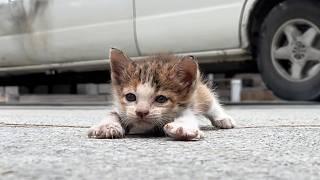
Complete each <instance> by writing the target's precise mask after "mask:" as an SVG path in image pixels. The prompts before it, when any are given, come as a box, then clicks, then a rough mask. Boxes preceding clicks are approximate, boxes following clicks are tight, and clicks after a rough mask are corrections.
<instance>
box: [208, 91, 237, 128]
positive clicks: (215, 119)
mask: <svg viewBox="0 0 320 180" xmlns="http://www.w3.org/2000/svg"><path fill="white" fill-rule="evenodd" d="M205 115H206V116H207V117H208V118H209V120H210V121H211V123H212V125H213V126H216V127H218V128H223V129H230V128H234V127H235V125H236V124H235V121H234V120H233V118H232V117H231V116H229V115H228V114H227V113H226V112H225V110H224V109H223V107H222V106H221V104H220V103H219V100H218V99H217V97H216V96H215V95H213V101H212V103H211V106H210V108H209V110H208V112H207V113H206V114H205Z"/></svg>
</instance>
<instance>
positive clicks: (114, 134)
mask: <svg viewBox="0 0 320 180" xmlns="http://www.w3.org/2000/svg"><path fill="white" fill-rule="evenodd" d="M124 134H125V130H124V129H123V127H122V126H121V123H120V117H119V115H118V114H117V113H116V112H111V113H109V115H108V116H107V117H106V118H105V119H104V120H103V121H102V122H101V123H100V124H98V125H95V126H92V127H91V128H90V129H89V131H88V137H89V138H97V139H103V138H106V139H114V138H122V137H124Z"/></svg>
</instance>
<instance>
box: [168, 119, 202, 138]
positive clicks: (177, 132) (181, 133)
mask: <svg viewBox="0 0 320 180" xmlns="http://www.w3.org/2000/svg"><path fill="white" fill-rule="evenodd" d="M163 130H164V132H165V133H166V134H167V135H168V136H170V137H173V138H174V139H176V140H182V141H190V140H199V139H201V138H202V137H203V132H202V131H200V129H190V128H186V127H183V126H181V125H180V124H177V123H174V122H173V123H168V124H166V125H165V126H164V127H163Z"/></svg>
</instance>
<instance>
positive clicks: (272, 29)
mask: <svg viewBox="0 0 320 180" xmlns="http://www.w3.org/2000/svg"><path fill="white" fill-rule="evenodd" d="M319 17H320V3H319V2H316V1H311V0H310V1H308V0H307V1H300V0H289V1H285V2H283V3H281V4H279V5H277V6H276V7H274V8H273V9H272V10H271V11H270V13H269V14H268V16H267V17H266V18H265V20H264V22H263V24H262V27H261V31H260V37H259V44H258V54H257V60H258V66H259V69H260V72H261V75H262V78H263V80H264V81H265V83H266V85H267V86H268V87H269V88H270V89H271V90H272V91H273V92H274V94H275V95H277V96H279V97H280V98H283V99H287V100H317V99H319V98H320V18H319Z"/></svg>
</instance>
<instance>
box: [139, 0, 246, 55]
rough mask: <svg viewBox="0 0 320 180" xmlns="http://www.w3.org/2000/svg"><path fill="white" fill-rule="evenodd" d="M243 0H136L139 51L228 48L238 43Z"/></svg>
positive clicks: (234, 46) (190, 50)
mask: <svg viewBox="0 0 320 180" xmlns="http://www.w3.org/2000/svg"><path fill="white" fill-rule="evenodd" d="M244 1H245V0H199V1H195V0H136V1H135V7H136V32H137V42H138V46H139V49H140V51H141V53H142V54H150V53H157V52H162V51H163V52H166V51H170V52H177V53H183V52H194V51H209V50H217V49H232V48H238V47H239V46H240V42H239V24H240V23H239V21H240V14H241V9H242V6H243V4H244Z"/></svg>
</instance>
